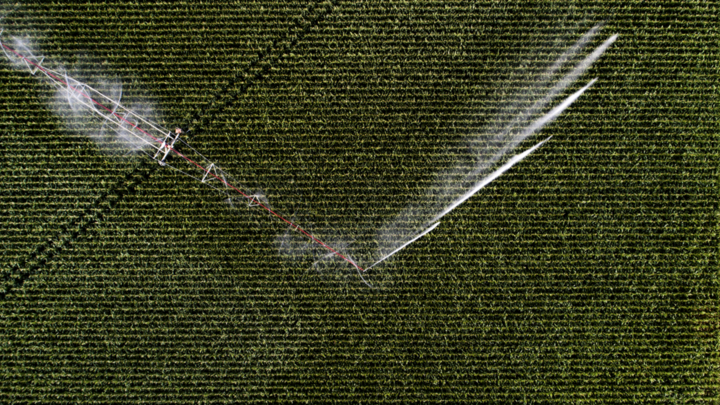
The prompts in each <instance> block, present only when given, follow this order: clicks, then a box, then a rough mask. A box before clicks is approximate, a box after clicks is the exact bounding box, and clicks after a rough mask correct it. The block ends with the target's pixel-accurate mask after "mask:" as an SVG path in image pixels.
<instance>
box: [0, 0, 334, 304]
mask: <svg viewBox="0 0 720 405" xmlns="http://www.w3.org/2000/svg"><path fill="white" fill-rule="evenodd" d="M334 7H335V5H334V4H333V2H332V1H324V2H321V3H317V2H312V3H311V4H310V5H308V7H307V8H306V9H305V11H304V12H303V13H302V14H301V15H300V16H298V17H296V18H295V19H294V20H293V21H292V22H291V23H290V24H289V25H290V27H289V28H288V31H287V33H286V35H285V36H284V37H282V38H280V39H277V40H274V41H273V42H272V43H271V44H270V45H269V46H268V47H267V48H266V49H265V50H264V51H263V52H261V53H260V54H258V56H257V57H256V58H254V59H253V60H252V61H251V62H250V64H249V66H248V68H247V69H246V70H245V71H243V72H242V73H240V74H238V75H236V76H235V77H233V78H232V79H231V80H230V81H228V83H227V84H226V85H224V86H222V87H220V88H217V89H216V90H215V91H213V96H212V97H211V100H210V101H209V102H208V103H206V105H205V106H204V107H203V108H201V109H199V110H198V111H196V112H195V114H192V115H189V116H188V117H187V121H186V122H187V123H188V125H187V127H188V132H190V131H192V132H194V133H197V132H198V131H200V130H202V129H205V128H207V127H208V124H209V123H210V118H209V117H210V116H212V115H214V114H219V113H222V112H224V111H225V110H226V109H227V108H228V107H230V106H231V105H232V104H233V103H235V102H236V101H237V100H238V99H239V97H240V96H241V95H243V94H245V93H246V92H247V90H248V89H249V88H250V87H252V86H253V85H254V84H256V83H258V82H260V81H262V80H263V79H264V78H265V77H267V75H268V73H269V71H270V69H271V68H272V66H274V65H275V64H276V63H277V62H278V61H279V60H280V58H281V57H282V56H283V55H285V54H287V53H289V51H290V50H291V49H292V48H293V47H294V46H296V45H297V44H298V42H299V41H300V40H301V39H302V38H303V37H304V36H305V35H306V34H307V33H308V32H310V30H311V29H312V28H313V27H315V26H316V25H317V24H319V23H320V22H321V21H323V20H324V19H325V18H326V17H327V15H329V14H330V13H331V12H332V11H333V9H334ZM234 88H236V90H235V91H231V89H234ZM159 167H160V166H158V165H154V164H152V163H150V162H149V161H143V162H142V163H140V164H139V165H138V166H136V167H135V169H133V170H132V171H131V172H130V173H128V174H127V175H126V176H125V177H124V178H122V179H121V180H120V181H118V182H117V183H116V184H115V185H114V186H113V187H111V188H110V189H108V190H107V191H106V192H105V193H103V194H102V195H101V196H99V197H98V198H96V199H95V200H94V201H93V202H92V204H91V206H90V208H87V209H86V210H85V211H83V212H82V213H81V214H80V215H78V216H77V217H76V218H75V219H74V220H72V221H71V222H70V223H68V224H67V225H65V226H63V227H61V229H60V231H59V232H58V233H57V234H56V236H55V237H53V238H48V239H47V240H46V241H44V242H42V243H40V244H38V245H37V246H36V247H35V249H33V251H32V252H31V253H30V254H29V255H28V256H27V257H26V258H25V259H23V260H21V261H20V262H18V263H15V264H14V265H13V266H11V267H10V268H9V269H7V270H3V272H2V274H0V299H4V298H5V297H7V296H8V295H9V294H10V293H11V292H12V291H13V290H14V289H16V288H19V287H20V286H22V285H23V284H24V283H25V281H27V279H28V278H30V276H31V275H32V274H34V273H35V272H36V271H37V270H39V269H41V268H42V267H44V266H45V265H46V264H47V263H48V262H49V261H50V260H52V259H53V258H54V257H56V256H57V255H58V254H60V253H62V251H63V250H64V249H65V248H66V247H67V246H68V245H69V244H70V243H72V242H73V241H75V240H77V239H78V238H80V237H82V236H84V235H85V234H87V233H88V232H91V231H92V228H93V225H95V224H96V223H98V222H100V221H102V220H103V219H104V218H105V216H106V215H107V214H108V213H110V212H111V211H112V210H113V209H114V208H115V206H116V205H117V204H118V203H119V202H120V201H122V200H123V198H124V197H125V196H126V195H131V194H132V193H134V192H135V190H136V189H137V187H139V186H140V185H141V184H142V183H143V182H144V181H145V179H147V178H149V177H150V176H152V175H153V174H155V172H156V171H157V170H158V168H159Z"/></svg>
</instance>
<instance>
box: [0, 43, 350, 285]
mask: <svg viewBox="0 0 720 405" xmlns="http://www.w3.org/2000/svg"><path fill="white" fill-rule="evenodd" d="M1 35H2V30H0V36H1ZM16 42H17V45H16V46H15V47H11V46H9V45H7V44H6V43H4V42H2V40H1V37H0V47H1V48H2V51H3V52H4V53H5V56H7V57H8V59H10V60H11V61H12V62H14V63H16V64H21V65H24V66H26V67H27V68H28V69H29V71H30V74H32V75H35V74H36V73H37V72H38V71H39V72H41V73H42V74H43V75H44V76H45V78H46V79H47V80H48V81H49V82H50V84H51V85H53V86H54V87H56V88H57V89H58V90H60V91H62V92H65V93H66V96H67V98H68V102H69V103H71V105H72V103H73V102H75V103H78V104H80V105H82V106H83V107H85V108H87V109H88V110H89V111H91V112H92V113H93V116H95V117H96V118H97V119H99V120H102V123H103V125H105V124H109V125H110V127H111V128H112V129H113V131H114V132H115V133H117V134H118V135H120V136H122V137H131V138H132V139H134V140H136V141H137V142H138V143H139V144H140V145H141V146H142V149H141V150H142V151H143V153H145V154H146V155H147V156H148V157H150V159H152V160H154V161H156V162H157V163H158V164H159V165H161V166H163V167H168V168H171V169H174V170H176V171H178V172H180V173H182V174H185V175H187V176H190V177H192V178H194V179H196V180H199V181H200V182H201V183H203V184H206V185H208V186H210V187H212V188H215V189H218V190H220V191H222V192H224V193H225V194H227V196H228V198H229V201H231V202H232V201H233V200H234V199H236V198H241V199H243V200H245V201H247V202H248V206H251V207H260V208H262V209H264V210H266V211H267V212H269V213H270V214H272V215H273V216H275V217H276V218H278V219H280V220H281V221H283V222H285V223H286V224H287V225H289V226H290V227H291V228H293V229H295V230H296V231H298V232H299V233H301V234H303V235H304V236H305V237H307V238H308V239H310V240H311V241H312V242H313V243H317V244H318V245H320V246H322V247H323V248H325V249H326V250H328V251H329V252H330V253H329V254H330V255H332V256H335V257H339V258H341V259H343V260H344V261H346V262H348V263H350V264H351V265H353V266H354V267H355V268H356V269H357V270H358V271H364V269H363V268H362V267H360V266H359V265H358V264H357V263H355V261H353V260H351V259H350V258H348V257H347V256H346V255H343V254H342V253H340V252H338V251H337V250H336V249H333V248H332V247H330V246H329V245H328V244H326V243H324V242H323V241H321V240H320V239H318V238H316V237H315V236H313V235H312V234H311V233H309V232H308V231H306V230H305V229H303V228H301V227H300V226H299V225H298V224H295V223H293V222H292V221H290V220H288V219H286V218H285V217H283V216H282V215H280V214H278V213H277V212H275V211H273V210H272V209H271V208H270V207H269V204H267V203H263V202H262V201H261V200H262V198H261V197H260V196H259V195H258V194H257V193H250V192H245V191H243V189H244V187H242V186H241V185H240V184H239V183H238V182H237V181H236V180H235V179H234V178H233V177H232V176H230V175H229V174H228V173H227V172H226V171H225V170H223V169H222V168H221V167H220V166H219V165H218V164H217V163H215V162H212V161H210V160H209V159H207V158H205V156H203V155H202V154H200V152H198V151H196V150H195V149H193V148H192V147H191V146H190V145H189V144H188V143H187V142H185V141H184V140H183V139H182V138H181V135H182V130H181V129H179V128H177V129H175V130H174V131H170V130H168V129H166V128H164V127H163V126H162V125H160V124H158V123H156V122H153V121H151V120H149V119H146V118H143V117H142V116H140V115H138V114H136V113H134V112H133V111H132V110H130V109H128V108H126V107H125V106H123V105H122V104H121V103H120V100H113V99H111V98H110V97H107V96H106V95H104V94H102V93H101V92H99V91H97V90H96V89H94V88H92V87H90V86H89V85H87V84H86V83H82V82H80V81H78V80H76V79H74V78H72V77H70V76H68V75H67V73H60V72H58V71H55V70H53V69H50V68H48V67H46V66H43V65H42V63H43V61H44V57H37V56H35V55H34V54H33V53H32V52H31V51H30V49H28V48H27V47H26V46H23V45H22V44H20V43H19V41H16ZM179 145H182V149H183V152H180V151H179V149H180V147H179ZM145 149H151V150H153V151H154V152H151V153H148V152H147V151H146V150H145ZM171 156H177V157H179V158H180V162H182V163H184V166H183V167H182V168H180V167H176V166H174V165H171V164H170V163H169V162H168V158H169V157H171ZM212 182H215V183H212ZM218 183H219V184H218Z"/></svg>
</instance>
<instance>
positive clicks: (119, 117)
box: [0, 42, 365, 272]
mask: <svg viewBox="0 0 720 405" xmlns="http://www.w3.org/2000/svg"><path fill="white" fill-rule="evenodd" d="M0 45H2V46H3V47H4V48H5V49H7V50H9V51H10V52H12V53H14V54H15V56H17V57H18V58H20V59H22V60H23V61H25V62H26V63H29V64H32V65H33V66H35V67H36V68H38V69H39V70H40V71H42V72H43V73H45V74H46V75H48V76H49V77H52V78H53V79H55V80H57V81H59V82H60V83H62V84H64V85H65V86H67V87H68V88H70V89H72V90H73V91H76V90H75V88H74V87H72V86H71V85H70V84H69V83H67V82H66V81H64V80H62V79H61V78H59V77H57V76H55V75H54V74H52V73H51V72H49V71H48V70H47V69H45V68H43V67H42V66H40V65H38V64H37V63H35V62H33V61H31V60H29V59H27V58H26V57H24V56H23V55H21V54H19V53H17V52H16V51H15V50H14V49H12V48H10V47H9V46H7V45H5V44H3V43H2V42H0ZM83 95H84V96H85V97H86V98H88V99H89V100H90V101H92V102H93V103H94V104H96V105H98V106H99V107H101V108H103V109H104V110H106V111H108V112H109V113H111V114H112V115H114V116H116V117H117V118H118V119H120V120H122V121H124V122H126V123H128V124H130V125H131V126H132V127H133V128H135V129H137V130H138V131H140V132H142V133H143V134H145V135H147V136H149V137H150V138H152V139H153V140H154V141H155V142H158V143H160V145H161V146H160V147H161V148H162V147H163V146H164V147H166V148H168V149H169V150H171V151H173V152H175V154H177V155H178V156H180V157H181V158H183V159H185V160H186V161H188V162H189V163H192V164H193V165H195V166H197V167H198V168H199V169H201V170H202V171H204V172H205V173H207V174H209V175H211V176H213V177H215V178H216V179H217V180H219V181H220V182H222V183H223V184H225V186H227V187H230V188H232V189H233V190H235V191H237V192H238V193H240V194H241V195H242V196H243V197H245V198H247V199H250V196H249V195H247V194H245V193H243V192H242V191H241V190H240V189H238V188H237V187H235V186H233V185H232V184H230V183H228V182H227V181H226V180H225V179H224V178H220V177H219V176H218V175H216V174H215V173H212V172H211V171H210V170H209V169H207V168H205V167H204V166H202V165H200V164H198V163H196V162H195V161H194V160H192V159H190V158H189V157H187V156H185V155H183V154H182V153H180V152H179V151H177V150H176V149H175V148H173V147H172V146H170V145H168V144H166V143H165V142H164V141H161V140H160V139H159V138H156V137H154V136H153V135H151V134H150V133H148V132H147V131H145V130H143V129H142V128H140V127H138V126H137V125H136V124H133V123H132V122H130V121H128V120H126V119H125V118H124V117H121V116H120V115H118V114H117V113H116V112H115V111H113V110H111V109H109V108H107V107H106V106H104V105H103V104H101V103H99V102H98V101H96V100H95V99H93V98H92V97H90V96H89V95H87V94H84V93H83ZM255 202H256V203H257V205H259V206H260V207H262V208H264V209H265V210H266V211H267V212H269V213H271V214H273V215H274V216H276V217H277V218H279V219H281V220H282V221H283V222H285V223H287V224H288V225H290V226H292V227H293V228H295V229H296V230H298V231H300V232H301V233H303V234H304V235H305V236H307V237H308V238H310V239H311V240H312V241H314V242H317V243H319V244H320V245H322V246H323V247H324V248H326V249H327V250H329V251H330V252H332V253H333V254H334V255H336V256H338V257H340V258H342V259H343V260H345V261H346V262H348V263H350V264H352V265H353V266H354V267H355V268H357V269H358V270H360V271H363V272H364V271H365V270H363V268H362V267H360V266H358V265H357V264H356V263H355V262H354V261H352V260H350V259H348V258H347V257H345V256H344V255H343V254H341V253H340V252H338V251H336V250H335V249H333V248H331V247H330V246H328V245H327V244H325V243H324V242H323V241H321V240H320V239H318V238H316V237H314V236H312V235H311V234H310V233H308V232H307V231H305V230H304V229H302V228H300V226H299V225H297V224H294V223H293V222H291V221H289V220H287V219H285V218H284V217H283V216H282V215H280V214H278V213H277V212H275V211H273V210H271V209H270V208H269V207H267V206H265V205H264V204H262V203H261V202H260V201H257V199H255Z"/></svg>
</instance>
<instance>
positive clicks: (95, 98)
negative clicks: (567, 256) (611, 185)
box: [0, 25, 617, 285]
mask: <svg viewBox="0 0 720 405" xmlns="http://www.w3.org/2000/svg"><path fill="white" fill-rule="evenodd" d="M598 30H599V25H598V26H595V27H593V28H592V29H591V30H590V31H588V32H587V33H586V34H585V35H584V36H583V37H582V38H581V39H580V40H578V41H577V42H576V44H575V45H574V46H573V47H571V48H570V49H569V50H567V51H566V52H565V53H563V54H562V55H561V56H560V57H559V58H558V59H557V60H556V62H555V64H554V65H553V66H552V67H550V69H548V71H546V72H545V74H544V75H543V77H542V80H541V83H540V84H539V85H538V86H540V87H542V86H545V85H546V84H547V83H548V81H549V80H550V79H551V78H552V77H554V75H555V74H556V72H557V70H558V69H559V68H560V67H561V66H562V64H564V63H565V62H566V61H567V60H568V59H569V58H570V57H572V56H574V55H575V54H576V53H577V52H578V51H579V50H580V49H581V48H582V46H583V45H584V44H585V43H587V42H588V41H589V40H590V38H591V37H592V36H593V35H594V34H595V33H596V32H597V31H598ZM2 32H3V31H2V30H1V29H0V48H1V49H2V51H3V52H4V54H5V56H7V57H8V59H9V60H10V61H11V62H12V63H13V64H15V65H18V66H24V67H27V68H28V69H29V71H30V73H31V74H32V75H35V74H36V73H37V72H38V71H39V72H41V73H42V74H43V75H44V76H45V77H46V78H47V79H48V80H49V82H50V84H52V85H53V86H55V87H56V88H57V89H58V91H59V94H61V95H63V97H66V98H67V102H68V103H69V104H70V105H71V106H82V107H83V108H84V109H85V110H87V111H90V112H91V113H92V116H93V117H95V118H96V119H98V120H100V122H102V124H103V127H105V126H106V125H108V124H109V128H110V130H111V131H113V132H114V133H115V134H116V135H117V136H118V139H120V140H124V141H126V142H129V143H130V144H131V145H133V148H132V149H136V150H139V151H141V152H143V153H145V154H146V155H147V156H148V157H149V158H150V159H153V160H155V161H156V162H157V163H158V164H160V165H161V166H164V167H169V168H172V169H174V170H177V171H178V172H181V173H183V174H185V175H187V176H190V177H192V178H195V179H197V180H198V181H200V182H201V183H203V184H206V185H208V186H210V187H213V188H215V189H217V190H219V191H221V192H223V193H225V194H226V195H227V197H228V198H229V201H231V202H232V201H234V200H238V199H239V200H242V201H246V202H247V203H248V206H256V207H259V208H261V209H264V210H265V211H267V212H269V213H270V214H272V215H273V216H275V217H277V218H278V219H280V220H281V221H283V222H285V223H286V224H287V225H289V226H290V227H291V228H293V229H295V230H296V231H298V232H299V233H301V234H302V235H304V236H305V237H307V238H308V239H309V240H310V241H311V242H312V243H313V244H317V245H319V246H321V247H322V248H324V249H326V250H327V251H329V253H328V254H326V255H325V256H324V257H323V258H321V259H320V260H324V259H326V258H330V257H337V258H340V259H342V260H344V261H346V262H347V263H350V264H351V265H352V266H353V267H354V268H355V269H356V270H357V272H358V274H359V275H360V277H361V278H362V280H363V282H365V283H366V284H367V285H370V284H369V283H367V281H366V280H365V279H364V278H363V277H362V273H364V272H365V271H367V270H369V269H371V268H373V267H375V266H377V265H378V264H380V263H382V262H384V261H385V260H387V259H388V258H390V257H391V256H393V255H394V254H396V253H397V252H399V251H400V250H402V249H404V248H405V247H407V246H408V245H410V244H411V243H413V242H415V241H417V240H418V239H420V238H422V237H423V236H425V235H426V234H428V233H430V232H431V231H432V230H433V229H435V228H436V227H437V226H438V225H439V224H440V222H439V220H440V218H442V217H443V216H444V215H446V214H448V213H449V212H450V211H452V210H453V209H455V208H456V207H457V206H459V205H460V204H462V203H463V202H464V201H466V200H467V199H469V198H470V197H471V196H473V195H474V194H475V193H477V192H478V191H479V190H480V189H481V188H483V187H485V186H486V185H487V184H489V183H490V182H492V181H493V180H495V179H496V178H498V177H499V176H500V175H501V174H503V173H504V172H505V171H507V170H509V169H510V168H511V167H512V166H514V165H515V164H517V163H518V162H520V161H521V160H522V159H524V158H525V157H527V156H528V155H529V154H530V153H532V152H533V151H535V150H536V149H537V148H539V147H540V146H541V145H542V144H543V143H544V142H546V141H547V140H548V139H550V138H548V139H545V140H543V141H541V142H539V143H537V144H535V145H534V146H533V147H531V148H529V149H527V150H526V151H524V152H523V153H520V154H518V155H516V156H514V157H512V158H511V159H509V160H508V161H507V162H506V163H505V164H504V165H502V166H501V167H499V168H498V169H496V170H494V171H493V172H491V173H485V172H484V170H485V169H487V168H488V167H490V166H491V165H492V164H494V163H495V162H497V161H498V160H499V159H500V158H502V157H503V156H504V155H505V154H506V153H507V152H509V151H511V150H512V149H514V147H516V146H517V145H518V144H519V143H520V142H522V141H523V140H524V139H525V138H527V137H528V136H530V135H531V134H533V133H535V132H537V131H539V130H540V129H542V127H544V126H545V125H546V124H547V123H549V122H551V121H552V120H553V119H555V118H556V117H557V116H558V115H560V114H561V113H562V112H563V111H564V110H565V109H566V108H567V107H568V106H570V104H572V103H573V102H574V101H575V100H576V99H577V98H578V97H580V95H581V94H582V93H583V92H584V91H585V90H587V89H588V88H589V87H590V86H591V85H592V84H593V83H594V82H595V80H597V79H593V80H592V81H590V82H589V83H588V84H587V85H585V86H584V87H583V88H581V89H580V90H578V91H576V92H575V93H573V94H571V95H570V96H568V97H567V98H566V99H565V100H564V101H563V102H562V103H560V104H559V105H558V106H556V107H555V108H553V109H552V110H550V111H549V112H547V113H545V114H544V115H543V116H541V117H540V118H537V119H535V120H531V117H532V116H533V115H534V114H536V113H537V112H539V111H540V110H542V109H543V108H544V107H545V106H547V105H548V104H549V103H550V102H552V100H553V99H554V97H555V96H556V95H557V94H559V93H561V92H562V91H563V90H565V89H566V88H567V87H568V86H569V85H570V84H572V83H573V82H574V81H575V80H576V79H577V78H578V77H579V76H580V75H581V74H582V73H583V72H584V71H585V70H586V69H587V68H588V67H589V66H590V65H591V64H592V63H593V62H594V61H595V60H596V59H598V58H599V57H600V56H601V55H602V53H603V52H604V51H605V50H606V49H607V48H608V47H609V46H610V45H611V44H612V43H613V42H614V41H615V40H616V39H617V35H613V36H612V37H610V38H609V39H607V40H606V41H605V42H604V43H603V44H601V45H600V46H599V47H597V48H596V49H595V51H594V52H593V53H592V54H590V55H589V56H587V57H586V58H585V59H584V60H582V61H581V62H580V63H578V64H577V65H576V66H575V68H574V69H572V70H571V71H570V72H569V73H567V74H566V75H565V76H564V77H563V78H562V79H561V80H560V81H559V82H558V83H557V84H555V85H554V86H553V87H552V88H550V90H548V91H547V92H546V94H545V96H544V97H543V98H542V99H539V100H537V101H536V102H535V103H534V104H533V105H532V106H531V107H529V108H527V109H525V110H524V111H522V112H521V113H519V114H516V115H515V116H513V117H509V118H510V119H509V120H507V118H508V117H503V118H504V119H505V121H509V122H510V124H507V125H506V126H505V127H504V128H501V130H500V131H498V132H497V133H496V132H493V131H495V130H493V131H490V132H488V133H485V134H483V137H484V138H483V139H493V140H495V141H500V144H501V145H502V147H501V148H499V149H497V150H493V151H492V153H489V154H488V155H489V156H490V157H489V158H486V159H485V160H484V161H483V162H482V164H480V165H479V166H478V168H477V169H475V170H474V171H472V172H465V173H464V174H463V173H461V174H463V175H464V176H465V177H464V181H463V182H458V181H456V180H443V181H440V182H439V183H441V184H440V188H441V189H443V190H445V191H446V192H445V193H440V194H442V198H440V197H433V198H435V200H433V201H432V202H421V203H419V204H417V205H415V206H413V215H414V216H415V218H414V219H413V220H412V221H410V220H408V219H407V218H406V216H404V215H403V214H402V213H401V214H400V215H398V217H397V219H396V220H395V222H394V223H392V224H391V227H393V226H394V227H395V228H400V227H405V228H409V229H411V230H414V232H413V233H411V234H409V236H405V237H402V238H394V239H393V238H391V239H393V240H392V241H391V242H390V243H388V246H384V247H383V246H381V249H379V250H378V254H377V255H376V259H375V260H373V264H371V265H370V266H367V267H366V268H363V267H361V266H360V265H358V264H357V263H356V262H355V261H354V260H352V259H351V258H350V257H349V254H342V253H340V252H339V251H338V250H337V249H334V248H333V247H331V246H329V245H328V244H326V243H324V242H323V241H321V240H320V239H318V238H316V237H315V236H313V235H312V234H311V233H310V232H308V231H306V230H305V229H303V228H301V227H300V226H299V225H298V224H296V223H294V222H293V221H290V220H288V219H286V218H285V217H283V216H282V215H280V214H278V213H277V212H275V211H273V210H272V209H271V208H270V207H269V204H267V203H264V199H263V197H262V196H260V195H258V194H256V193H250V192H246V191H243V189H246V188H244V187H242V186H241V185H240V184H239V183H238V182H237V181H236V180H235V179H234V178H233V177H232V176H230V175H229V174H228V173H227V172H226V171H225V170H223V169H222V168H221V167H220V166H218V165H217V164H216V163H215V162H212V161H210V160H209V159H207V158H206V157H205V156H203V155H202V154H201V153H199V152H198V151H196V150H195V149H193V148H192V147H191V146H190V145H189V144H188V143H187V142H185V140H184V139H182V137H181V135H182V131H181V130H180V129H176V130H174V131H172V130H168V129H167V128H164V127H163V126H162V125H160V124H158V123H156V122H153V121H151V120H150V119H148V118H146V117H143V116H141V115H139V114H137V113H135V112H133V111H132V110H131V109H129V108H127V107H125V106H123V105H122V104H121V103H120V99H119V98H118V99H117V100H114V99H113V98H111V97H108V96H106V95H104V94H103V93H101V92H100V91H98V90H96V89H94V88H92V87H90V86H89V85H87V84H85V83H82V82H80V81H78V80H75V79H73V78H72V77H69V76H68V75H67V73H64V72H63V73H61V72H58V71H56V70H53V69H50V68H48V67H45V66H43V65H42V63H43V61H44V58H43V57H38V56H35V55H34V54H33V52H32V51H31V50H30V49H29V48H28V47H27V46H26V45H24V44H23V43H22V42H21V41H19V40H17V39H15V43H14V45H13V46H10V45H8V44H6V43H5V42H3V41H2ZM511 130H512V131H513V132H512V133H511ZM474 140H475V141H477V140H478V139H474ZM181 150H182V151H181ZM486 152H487V151H483V153H486ZM171 156H176V157H178V158H179V159H173V160H172V161H173V162H175V161H178V162H180V163H182V164H183V166H179V165H177V166H174V165H171V164H170V163H169V159H168V158H169V157H171ZM460 172H462V170H460ZM478 173H480V174H481V176H478ZM468 184H469V186H468ZM448 190H450V191H451V192H448ZM418 207H420V209H418ZM408 224H410V225H408Z"/></svg>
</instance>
